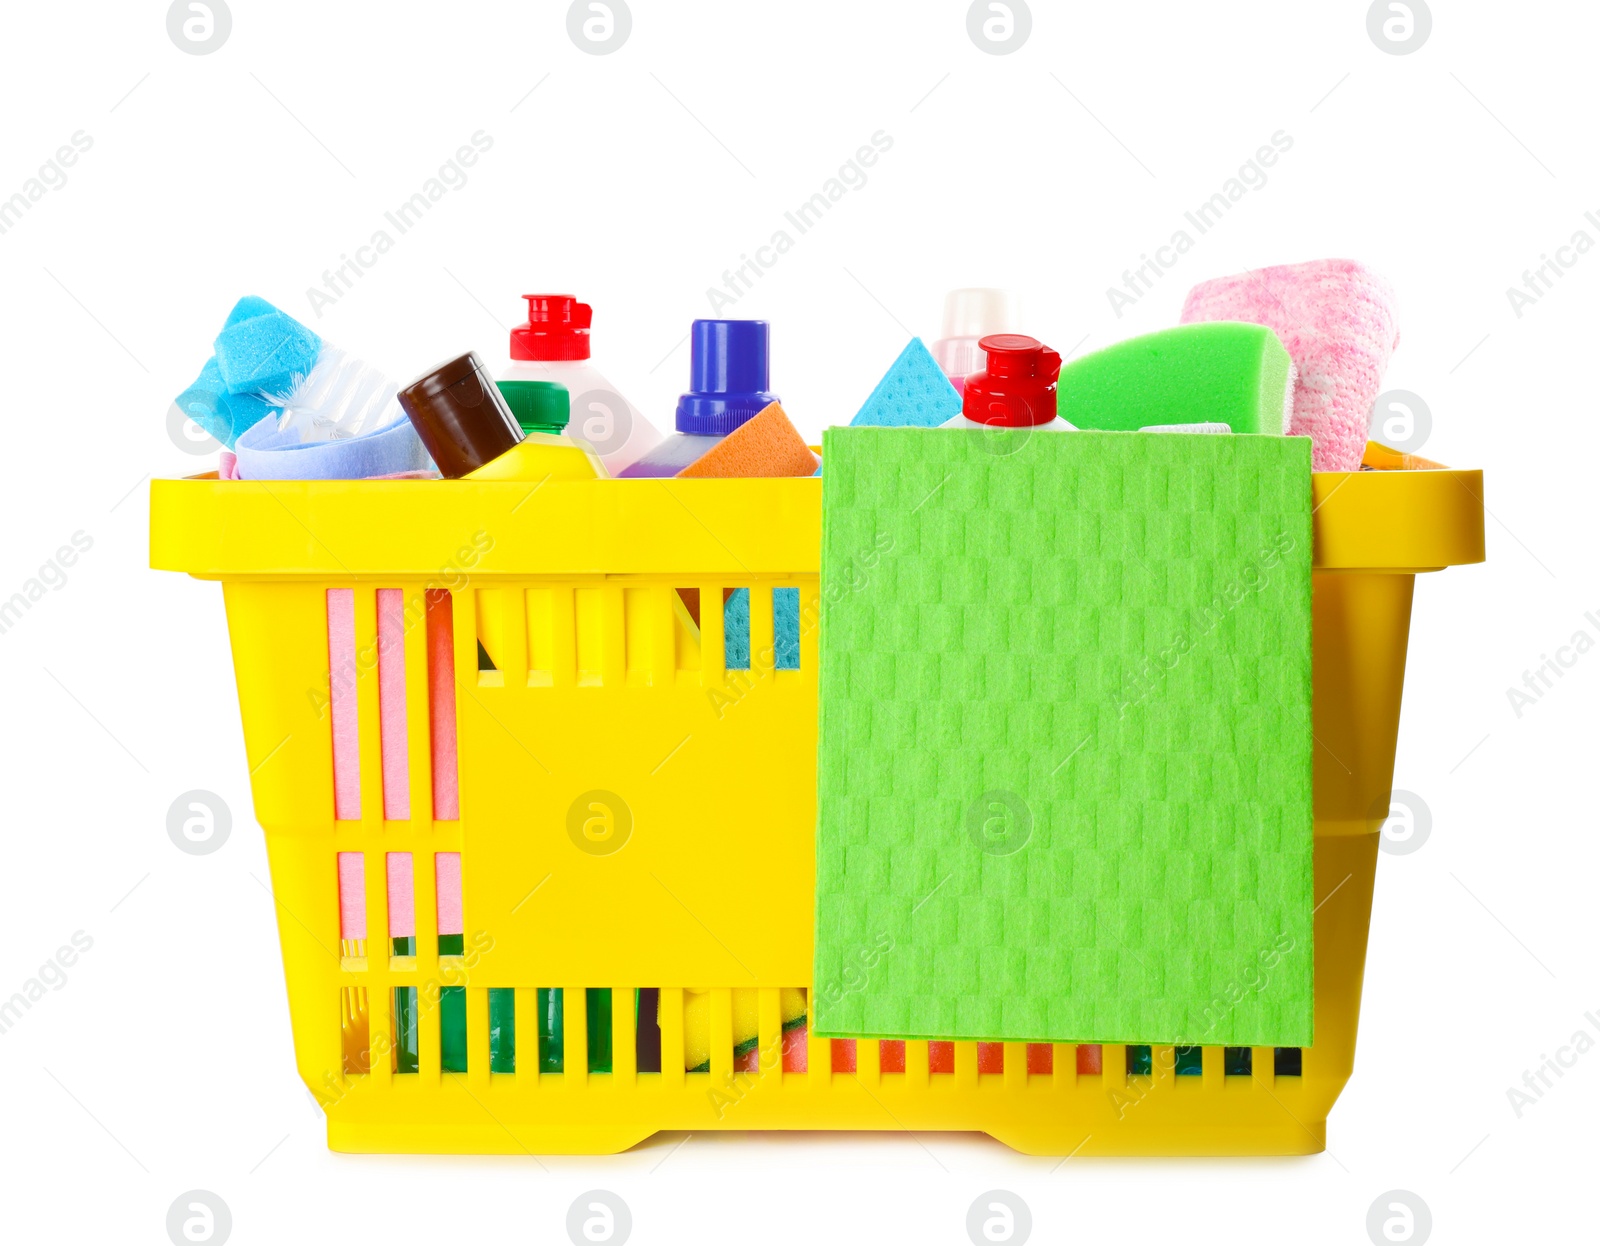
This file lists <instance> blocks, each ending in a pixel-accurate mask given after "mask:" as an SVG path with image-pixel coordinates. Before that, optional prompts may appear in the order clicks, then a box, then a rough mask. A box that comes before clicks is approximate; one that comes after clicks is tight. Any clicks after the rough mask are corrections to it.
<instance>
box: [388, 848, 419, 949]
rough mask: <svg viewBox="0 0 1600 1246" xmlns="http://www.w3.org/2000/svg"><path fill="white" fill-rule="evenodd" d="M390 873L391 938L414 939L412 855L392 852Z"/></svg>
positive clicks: (415, 901)
mask: <svg viewBox="0 0 1600 1246" xmlns="http://www.w3.org/2000/svg"><path fill="white" fill-rule="evenodd" d="M386 865H387V867H388V872H389V937H390V938H391V939H414V938H416V934H417V899H416V887H415V885H414V879H413V878H412V874H411V854H410V853H409V852H391V853H389V854H388V859H387V861H386Z"/></svg>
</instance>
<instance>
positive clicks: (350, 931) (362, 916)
mask: <svg viewBox="0 0 1600 1246" xmlns="http://www.w3.org/2000/svg"><path fill="white" fill-rule="evenodd" d="M339 937H340V938H341V939H365V938H366V937H367V863H366V858H365V857H363V856H362V855H361V854H360V853H359V852H341V853H340V854H339Z"/></svg>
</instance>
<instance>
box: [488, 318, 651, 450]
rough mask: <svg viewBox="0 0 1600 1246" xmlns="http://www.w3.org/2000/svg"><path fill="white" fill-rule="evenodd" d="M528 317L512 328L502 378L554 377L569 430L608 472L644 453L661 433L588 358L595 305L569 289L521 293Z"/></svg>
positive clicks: (508, 379) (506, 379)
mask: <svg viewBox="0 0 1600 1246" xmlns="http://www.w3.org/2000/svg"><path fill="white" fill-rule="evenodd" d="M522 297H523V298H525V299H527V300H528V320H527V323H525V324H520V325H518V326H517V327H516V328H515V329H513V330H511V366H510V367H509V368H507V369H506V370H505V371H504V372H503V373H502V374H501V375H500V377H499V379H500V380H502V381H555V382H557V383H558V384H561V385H565V386H566V387H567V392H568V394H570V395H571V403H572V417H571V419H570V420H569V422H568V424H567V435H568V436H570V437H571V438H572V439H573V440H575V441H581V442H585V443H587V445H588V446H590V447H591V448H592V449H593V450H594V452H595V453H596V454H598V455H599V456H600V461H601V462H602V463H604V464H605V467H606V471H607V472H608V473H610V474H611V475H612V476H617V475H620V474H621V472H622V470H623V468H625V467H628V466H630V465H631V464H633V463H635V462H637V461H638V460H639V459H641V458H643V457H644V455H645V454H647V453H648V452H649V451H651V450H653V449H654V448H655V447H656V446H657V445H659V444H660V442H661V433H660V432H659V431H658V430H657V429H656V427H655V425H653V424H651V423H650V421H649V420H647V419H645V417H644V416H643V415H641V414H640V413H639V410H638V408H636V407H635V406H634V405H633V404H632V403H631V402H629V401H628V400H627V399H626V398H624V397H623V396H622V395H621V394H620V393H618V392H617V387H616V386H615V385H613V384H612V383H611V382H610V381H608V380H606V378H605V377H604V376H602V375H601V373H600V371H599V370H598V369H597V368H595V366H594V365H593V364H591V363H590V362H589V323H590V321H591V319H592V318H593V315H594V310H593V308H591V307H590V306H589V304H587V303H580V302H578V300H577V299H576V298H574V297H573V296H572V295H570V294H524V295H523V296H522Z"/></svg>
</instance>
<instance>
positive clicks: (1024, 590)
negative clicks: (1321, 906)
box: [813, 428, 1312, 1047]
mask: <svg viewBox="0 0 1600 1246" xmlns="http://www.w3.org/2000/svg"><path fill="white" fill-rule="evenodd" d="M823 457H824V461H825V462H826V463H827V465H828V470H827V473H826V474H825V475H824V476H823V542H822V544H823V548H822V600H823V605H822V629H821V664H820V670H819V680H820V720H819V752H818V776H817V785H818V790H817V797H818V832H817V920H816V960H815V965H814V971H815V976H814V979H813V982H814V987H815V992H816V1004H815V1019H816V1029H817V1033H818V1034H819V1035H820V1036H829V1037H832V1036H841V1037H843V1036H855V1037H883V1038H919V1039H920V1038H940V1039H1006V1040H1014V1041H1025V1040H1027V1041H1057V1042H1073V1041H1076V1042H1109V1043H1119V1042H1143V1043H1163V1044H1164V1043H1184V1044H1193V1043H1204V1044H1225V1045H1229V1046H1285V1047H1288V1046H1306V1045H1309V1044H1310V1042H1311V1019H1312V975H1311V969H1312V964H1311V953H1312V947H1311V917H1312V874H1311V848H1312V826H1311V744H1312V741H1311V514H1310V497H1311V484H1310V480H1311V475H1310V473H1311V443H1310V442H1309V441H1308V440H1307V439H1305V438H1301V437H1292V438H1291V437H1282V436H1194V437H1181V436H1180V437H1174V436H1163V435H1156V434H1129V433H1087V432H1080V433H1055V432H1049V433H1030V432H1029V430H1003V431H996V432H976V431H973V430H969V429H896V428H834V429H830V430H828V432H827V433H826V434H825V438H824V455H823Z"/></svg>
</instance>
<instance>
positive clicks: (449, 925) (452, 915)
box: [433, 852, 466, 935]
mask: <svg viewBox="0 0 1600 1246" xmlns="http://www.w3.org/2000/svg"><path fill="white" fill-rule="evenodd" d="M433 883H434V894H435V896H436V897H437V901H436V907H437V910H438V914H439V933H440V934H442V935H457V934H464V933H465V932H466V924H465V922H464V921H463V920H462V914H461V854H460V853H459V852H438V853H435V854H434V857H433Z"/></svg>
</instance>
